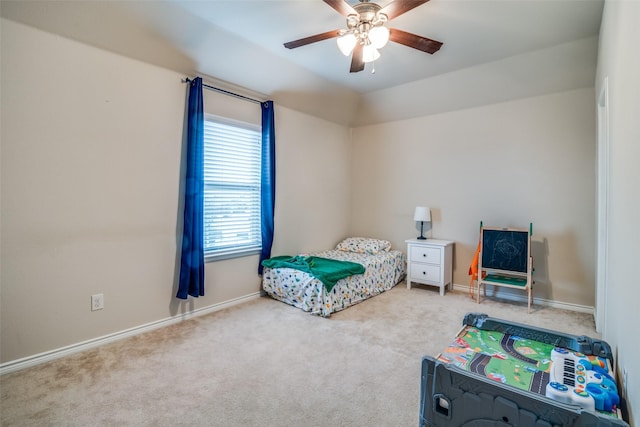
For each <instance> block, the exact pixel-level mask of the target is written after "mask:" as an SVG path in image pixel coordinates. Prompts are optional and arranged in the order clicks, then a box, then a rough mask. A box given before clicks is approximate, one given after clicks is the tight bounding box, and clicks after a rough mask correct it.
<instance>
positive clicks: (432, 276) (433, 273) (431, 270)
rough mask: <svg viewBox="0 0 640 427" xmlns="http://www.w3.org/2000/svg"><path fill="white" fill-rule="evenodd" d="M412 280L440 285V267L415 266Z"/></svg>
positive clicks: (428, 265)
mask: <svg viewBox="0 0 640 427" xmlns="http://www.w3.org/2000/svg"><path fill="white" fill-rule="evenodd" d="M411 280H413V281H416V282H423V281H425V280H427V281H429V282H433V283H440V266H439V265H431V264H413V265H412V266H411Z"/></svg>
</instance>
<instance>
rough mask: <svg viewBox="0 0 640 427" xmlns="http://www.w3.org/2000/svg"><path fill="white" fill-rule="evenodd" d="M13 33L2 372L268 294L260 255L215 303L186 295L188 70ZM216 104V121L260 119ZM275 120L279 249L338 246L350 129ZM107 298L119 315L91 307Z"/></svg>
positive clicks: (6, 34) (240, 263) (242, 264)
mask: <svg viewBox="0 0 640 427" xmlns="http://www.w3.org/2000/svg"><path fill="white" fill-rule="evenodd" d="M1 31H2V37H1V42H2V46H1V47H2V49H1V50H2V70H1V72H2V73H1V79H2V80H1V86H2V99H1V102H2V129H1V132H2V134H1V137H2V147H1V148H2V169H1V183H2V193H1V195H2V200H1V201H2V218H1V221H2V228H1V233H2V234H1V235H2V247H1V250H2V273H1V307H0V308H1V319H0V320H1V328H2V329H1V345H0V347H1V358H0V360H1V362H2V363H5V362H8V361H12V360H16V359H19V358H22V357H27V356H31V355H35V354H38V353H41V352H46V351H50V350H54V349H59V348H61V347H64V346H67V345H73V344H76V343H79V342H83V341H85V340H90V339H94V338H98V337H101V336H104V335H107V334H110V333H115V332H119V331H123V330H126V329H129V328H133V327H137V326H140V325H144V324H147V323H151V322H155V321H158V320H163V319H166V318H169V317H170V316H174V315H179V314H181V313H185V312H188V311H191V310H194V309H198V308H203V307H208V306H212V305H214V304H216V303H220V302H225V301H229V300H232V299H234V298H239V297H243V296H246V295H250V294H252V293H257V292H258V291H259V289H260V280H259V277H258V276H257V272H256V271H257V263H258V259H257V256H252V257H246V258H239V259H233V260H226V261H218V262H212V263H208V264H207V265H206V295H205V296H204V297H201V298H199V299H190V300H188V301H186V302H184V301H181V300H177V299H176V298H175V291H176V283H175V282H176V279H175V277H176V265H177V256H176V241H177V236H176V229H177V224H178V219H179V218H180V217H181V214H180V213H179V203H178V201H179V198H178V192H179V182H180V173H181V160H180V158H181V150H182V147H181V144H182V138H183V117H184V110H185V99H186V95H185V94H186V86H185V85H184V84H182V83H181V79H182V78H184V75H183V74H180V73H176V72H172V71H169V70H166V69H163V68H159V67H156V66H153V65H149V64H146V63H143V62H138V61H135V60H131V59H128V58H125V57H122V56H119V55H116V54H112V53H109V52H107V51H103V50H100V49H97V48H93V47H89V46H87V45H84V44H80V43H77V42H74V41H70V40H68V39H65V38H62V37H59V36H54V35H51V34H49V33H45V32H41V31H38V30H34V29H32V28H29V27H26V26H23V25H21V24H16V23H14V22H12V21H7V20H4V19H3V20H2V25H1ZM205 96H206V97H207V98H206V100H205V102H206V106H205V108H206V109H207V110H208V111H211V112H214V113H215V112H216V111H215V110H216V108H218V107H219V106H220V105H219V103H220V102H221V103H223V104H224V105H223V107H224V108H223V110H224V111H226V112H232V115H234V117H235V118H240V119H244V120H255V118H256V116H255V111H258V116H257V117H258V118H259V117H260V116H259V111H260V110H259V107H258V106H257V105H255V104H251V103H242V102H241V101H237V100H234V99H233V98H230V97H224V98H222V99H220V98H218V99H216V97H215V96H213V95H211V94H210V93H208V92H206V95H205ZM239 103H240V104H239ZM248 109H255V110H252V111H250V110H248ZM275 114H276V120H277V127H276V140H277V149H276V150H277V153H276V154H277V156H278V170H277V181H278V192H277V196H276V197H277V200H276V233H278V236H280V237H278V238H277V239H276V242H275V246H274V251H278V252H280V253H284V252H287V251H298V250H313V249H319V248H324V247H326V246H328V245H332V244H335V242H336V241H338V240H339V239H340V238H342V237H343V236H344V235H345V234H346V230H347V224H348V218H347V216H346V215H344V211H345V210H346V209H348V207H347V206H348V195H349V186H348V180H349V178H348V170H347V165H348V163H349V152H350V151H349V150H350V149H349V140H350V133H349V130H348V129H347V128H345V127H343V126H339V125H334V124H331V123H329V122H326V121H323V120H320V119H316V118H314V117H312V116H308V115H304V114H300V113H297V112H295V111H293V110H289V109H286V108H282V107H279V106H276V111H275ZM258 120H259V119H258ZM332 159H337V160H336V161H333V160H332ZM328 171H329V172H330V173H328ZM319 183H325V184H328V186H327V185H319ZM285 206H286V208H285ZM95 293H104V298H105V309H104V310H101V311H97V312H91V311H90V296H91V295H92V294H95Z"/></svg>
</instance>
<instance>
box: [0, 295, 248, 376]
mask: <svg viewBox="0 0 640 427" xmlns="http://www.w3.org/2000/svg"><path fill="white" fill-rule="evenodd" d="M259 297H260V292H254V293H252V294H249V295H245V296H242V297H239V298H234V299H232V300H229V301H224V302H221V303H217V304H213V305H210V306H208V307H202V308H199V309H197V310H193V311H190V312H188V313H181V314H178V315H175V316H171V317H167V318H166V319H162V320H157V321H155V322H151V323H147V324H145V325H140V326H136V327H133V328H130V329H125V330H123V331H120V332H114V333H112V334H109V335H104V336H101V337H98V338H93V339H90V340H87V341H83V342H79V343H76V344H72V345H69V346H66V347H61V348H58V349H55V350H50V351H46V352H44V353H39V354H34V355H33V356H28V357H24V358H22V359H17V360H12V361H10V362H6V363H2V364H0V375H4V374H8V373H11V372H15V371H19V370H21V369H25V368H29V367H32V366H35V365H39V364H41V363H45V362H49V361H51V360H55V359H59V358H61V357H65V356H69V355H71V354H74V353H79V352H81V351H85V350H89V349H92V348H95V347H99V346H101V345H105V344H108V343H112V342H115V341H119V340H121V339H124V338H128V337H132V336H134V335H139V334H142V333H145V332H149V331H152V330H154V329H159V328H162V327H165V326H169V325H172V324H175V323H179V322H182V321H184V320H187V319H191V318H193V317H197V316H203V315H205V314H209V313H213V312H216V311H220V310H223V309H225V308H229V307H233V306H234V305H238V304H242V303H244V302H247V301H250V300H253V299H256V298H259Z"/></svg>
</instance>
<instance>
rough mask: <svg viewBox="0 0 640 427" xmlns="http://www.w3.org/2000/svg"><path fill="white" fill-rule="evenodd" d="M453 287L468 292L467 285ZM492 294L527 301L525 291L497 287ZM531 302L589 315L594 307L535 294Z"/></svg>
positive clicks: (497, 296)
mask: <svg viewBox="0 0 640 427" xmlns="http://www.w3.org/2000/svg"><path fill="white" fill-rule="evenodd" d="M453 289H455V290H457V291H462V292H469V285H458V284H456V283H454V284H453ZM493 295H494V296H495V297H496V298H500V299H504V300H509V301H516V302H523V303H526V302H527V294H526V293H525V292H519V293H513V292H507V291H505V290H504V289H498V290H496V291H495V293H494V294H493ZM533 304H534V305H536V304H537V305H543V306H546V307H553V308H559V309H561V310H570V311H577V312H579V313H587V314H591V315H593V314H594V312H595V311H594V307H590V306H588V305H580V304H573V303H568V302H562V301H554V300H548V299H544V298H536V297H535V295H534V297H533Z"/></svg>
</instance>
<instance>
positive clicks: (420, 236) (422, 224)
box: [416, 221, 427, 240]
mask: <svg viewBox="0 0 640 427" xmlns="http://www.w3.org/2000/svg"><path fill="white" fill-rule="evenodd" d="M416 239H418V240H427V238H426V237H424V221H420V235H419V236H418V237H416Z"/></svg>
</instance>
